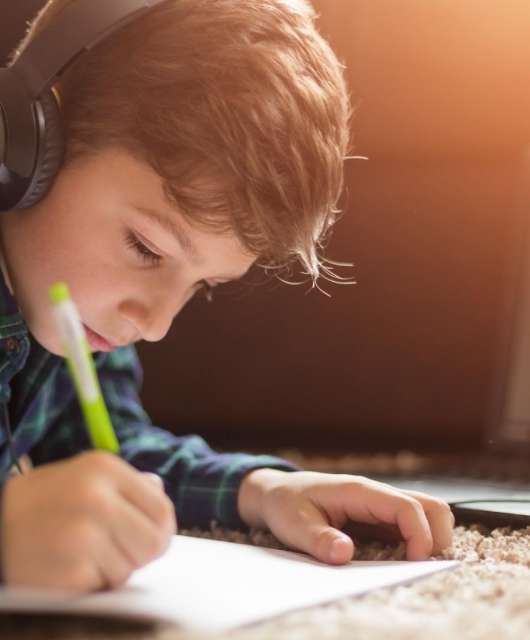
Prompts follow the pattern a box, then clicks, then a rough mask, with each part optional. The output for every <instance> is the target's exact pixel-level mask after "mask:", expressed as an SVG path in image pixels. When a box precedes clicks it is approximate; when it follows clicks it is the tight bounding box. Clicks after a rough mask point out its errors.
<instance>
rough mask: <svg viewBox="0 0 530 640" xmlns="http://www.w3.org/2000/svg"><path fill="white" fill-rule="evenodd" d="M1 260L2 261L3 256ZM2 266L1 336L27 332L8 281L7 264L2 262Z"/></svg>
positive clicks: (0, 282)
mask: <svg viewBox="0 0 530 640" xmlns="http://www.w3.org/2000/svg"><path fill="white" fill-rule="evenodd" d="M0 261H2V258H1V257H0ZM2 267H3V268H2V269H0V337H2V338H7V337H8V336H14V335H20V334H27V333H28V328H27V326H26V322H25V320H24V318H23V317H22V313H21V311H20V307H19V306H18V303H17V301H16V298H15V296H14V295H13V294H12V293H11V291H10V289H9V286H8V284H7V282H6V277H5V271H4V269H5V265H4V264H2Z"/></svg>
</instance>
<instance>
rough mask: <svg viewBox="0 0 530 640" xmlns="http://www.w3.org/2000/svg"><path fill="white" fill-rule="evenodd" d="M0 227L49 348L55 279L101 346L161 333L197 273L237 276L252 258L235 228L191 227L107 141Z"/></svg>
mask: <svg viewBox="0 0 530 640" xmlns="http://www.w3.org/2000/svg"><path fill="white" fill-rule="evenodd" d="M142 209H143V210H144V211H142ZM146 210H147V211H152V212H155V213H154V214H151V215H150V214H149V213H148V212H146ZM154 215H156V216H158V218H159V219H160V221H162V224H160V221H158V222H157V221H156V219H155V218H154V217H153V216H154ZM164 221H165V223H166V224H165V225H164ZM172 225H173V229H171V226H172ZM0 231H1V236H2V247H3V248H2V251H3V254H4V258H5V261H6V263H7V268H8V272H9V275H10V279H11V283H12V285H13V288H14V293H15V296H16V299H17V302H18V304H19V307H20V309H21V311H22V314H23V316H24V318H25V320H26V322H27V324H28V327H29V329H30V331H31V332H32V334H33V335H34V337H35V339H36V340H37V341H38V342H39V343H40V344H41V345H42V346H43V347H45V348H46V349H48V350H49V351H51V352H52V353H55V354H58V355H62V348H61V346H60V342H59V340H58V338H57V335H56V330H55V326H54V323H53V319H52V313H51V311H52V310H51V303H50V302H49V298H48V288H49V286H50V285H51V284H52V283H54V282H56V281H64V282H66V283H67V284H68V286H69V287H70V291H71V295H72V298H73V299H74V301H75V302H76V303H77V306H78V308H79V312H80V315H81V319H82V321H83V323H84V325H85V327H87V328H88V329H89V330H91V331H88V337H89V342H90V343H91V346H92V350H93V351H97V350H107V348H110V346H113V347H117V346H123V345H125V344H130V343H133V342H136V341H138V340H150V341H156V340H161V339H162V338H163V337H164V336H165V335H166V333H167V331H168V329H169V327H170V325H171V322H172V320H173V318H174V317H175V316H176V315H177V314H178V313H179V311H180V310H181V309H182V308H183V307H184V305H185V304H186V303H187V302H188V300H189V299H190V298H191V297H192V296H193V295H194V293H196V292H197V291H198V290H199V289H201V288H202V287H203V284H204V281H206V282H207V283H208V284H209V285H211V286H215V285H216V284H219V283H221V282H226V281H228V280H231V279H236V278H239V277H241V276H242V275H243V274H244V273H245V272H246V271H247V270H248V269H249V267H250V266H251V265H252V263H253V262H254V260H255V257H254V256H251V255H249V254H248V253H246V252H245V250H244V248H243V247H242V245H241V244H240V243H239V241H238V240H237V239H236V238H235V237H234V236H227V235H219V234H216V233H213V232H209V231H205V230H203V229H198V228H195V227H191V226H190V225H189V224H188V223H187V222H186V221H185V220H184V218H183V217H182V216H181V215H179V213H178V212H177V211H176V210H175V209H174V208H173V207H171V206H170V205H169V203H168V201H167V199H166V198H165V195H164V193H163V190H162V182H161V179H160V178H159V176H158V175H157V174H156V172H154V171H153V169H151V167H149V166H148V165H146V164H143V163H141V162H139V161H138V160H136V159H134V158H133V157H132V156H131V155H129V154H127V153H125V152H123V151H120V150H116V149H109V150H105V151H102V152H100V153H99V154H98V155H97V156H96V155H94V156H91V157H86V158H81V159H79V160H77V161H76V162H74V163H73V164H71V165H70V166H69V167H68V168H65V169H63V171H61V172H60V174H59V176H58V177H57V179H56V181H55V183H54V185H53V188H52V190H51V191H50V192H49V193H48V195H47V196H46V197H45V198H44V199H43V200H42V201H41V202H39V203H38V204H36V205H35V206H33V207H31V208H29V209H25V210H18V211H11V212H7V213H3V214H0ZM179 235H180V237H179ZM152 254H156V255H152ZM92 332H95V333H96V334H99V336H102V337H103V338H104V340H105V341H106V342H107V343H110V346H109V344H105V342H101V341H98V337H97V336H94V335H93V333H92Z"/></svg>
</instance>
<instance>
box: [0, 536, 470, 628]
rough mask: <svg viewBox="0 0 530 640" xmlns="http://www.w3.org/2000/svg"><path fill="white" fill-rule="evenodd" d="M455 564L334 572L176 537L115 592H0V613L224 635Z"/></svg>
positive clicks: (358, 566)
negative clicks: (70, 616)
mask: <svg viewBox="0 0 530 640" xmlns="http://www.w3.org/2000/svg"><path fill="white" fill-rule="evenodd" d="M458 564H459V562H455V561H428V562H392V561H385V562H363V561H360V562H357V561H352V562H349V563H348V564H346V565H341V566H332V565H327V564H323V563H321V562H319V561H318V560H315V559H314V558H312V557H311V556H308V555H306V554H302V553H296V552H292V551H280V550H277V549H266V548H263V547H256V546H252V545H246V544H236V543H232V542H222V541H218V540H210V539H204V538H193V537H189V536H182V535H177V536H174V537H173V540H172V542H171V546H170V547H169V549H168V550H167V552H166V553H165V554H164V556H163V557H161V558H159V559H158V560H155V561H154V562H151V563H150V564H148V565H147V566H146V567H143V568H142V569H139V570H138V571H136V572H135V573H134V574H133V575H132V576H131V578H130V579H129V581H128V582H127V584H126V585H124V586H123V587H121V588H120V589H116V590H114V591H106V592H100V593H95V594H89V595H83V596H72V595H68V594H60V593H57V592H55V593H52V592H46V591H29V590H20V589H1V590H0V611H2V610H5V611H35V612H37V611H38V612H43V611H46V612H61V613H79V614H85V615H87V614H88V615H90V614H94V615H95V614H98V615H100V614H103V615H109V616H113V617H120V618H127V619H142V620H152V621H165V622H172V623H174V624H177V625H179V626H180V627H182V628H188V629H191V630H195V631H200V632H211V633H215V632H222V631H225V630H227V629H232V628H235V627H238V626H241V625H246V624H250V623H254V622H258V621H262V620H265V619H267V618H271V617H273V616H276V615H279V614H283V613H286V612H288V611H292V610H294V609H300V608H304V607H309V606H313V605H317V604H322V603H326V602H331V601H333V600H336V599H338V598H342V597H346V596H353V595H359V594H362V593H366V592H367V591H372V590H374V589H380V588H383V587H388V586H392V585H396V584H399V583H404V582H410V581H412V580H415V579H417V578H421V577H424V576H427V575H430V574H433V573H436V572H438V571H442V570H446V569H450V568H453V567H455V566H457V565H458Z"/></svg>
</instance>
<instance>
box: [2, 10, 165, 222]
mask: <svg viewBox="0 0 530 640" xmlns="http://www.w3.org/2000/svg"><path fill="white" fill-rule="evenodd" d="M164 1H165V0H110V1H109V0H74V2H72V3H71V4H70V5H68V6H66V7H65V8H64V9H63V10H62V11H61V12H60V13H58V14H57V16H55V17H54V18H53V20H52V22H51V24H50V25H48V26H47V27H46V28H45V29H44V30H42V31H41V32H40V33H38V34H37V35H36V36H35V38H33V40H32V41H31V42H30V43H29V45H28V46H27V48H26V49H25V50H24V51H23V52H22V54H21V55H20V57H19V58H18V59H17V61H16V62H15V63H14V64H13V65H11V66H10V67H7V68H0V211H9V210H12V209H22V208H24V207H30V206H31V205H33V204H35V203H36V202H38V201H39V200H40V199H41V198H42V197H43V196H44V195H45V194H46V193H47V192H48V190H49V189H50V187H51V185H52V183H53V180H54V178H55V176H56V175H57V172H58V171H59V168H60V166H61V163H62V159H63V154H64V138H63V131H62V122H61V108H60V103H59V98H58V96H57V94H56V93H55V92H54V90H53V89H52V87H53V85H54V84H55V83H56V82H57V79H58V78H59V77H60V75H61V73H63V72H64V71H65V70H66V69H67V68H68V67H69V66H70V65H71V64H72V63H73V62H74V61H75V60H77V58H78V57H79V56H80V55H81V54H82V53H83V52H84V51H88V50H90V49H92V47H94V46H95V45H97V44H98V43H99V42H101V41H102V40H103V39H105V38H107V37H108V36H110V35H111V34H112V33H114V32H115V31H117V30H118V29H119V28H120V27H122V26H124V25H125V24H127V23H128V22H131V21H132V20H134V19H136V18H137V17H140V16H141V15H143V14H145V13H147V12H148V11H149V10H150V9H151V8H153V7H155V6H157V5H159V4H161V3H162V2H164Z"/></svg>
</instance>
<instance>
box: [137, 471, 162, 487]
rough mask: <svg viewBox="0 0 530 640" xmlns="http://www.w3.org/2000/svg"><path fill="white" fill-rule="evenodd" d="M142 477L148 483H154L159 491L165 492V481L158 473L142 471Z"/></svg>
mask: <svg viewBox="0 0 530 640" xmlns="http://www.w3.org/2000/svg"><path fill="white" fill-rule="evenodd" d="M142 475H143V477H144V478H145V479H146V480H147V481H148V482H152V483H153V484H154V485H155V487H158V489H162V490H164V491H165V489H164V481H163V480H162V478H161V477H160V476H159V475H157V474H156V473H151V471H142Z"/></svg>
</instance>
